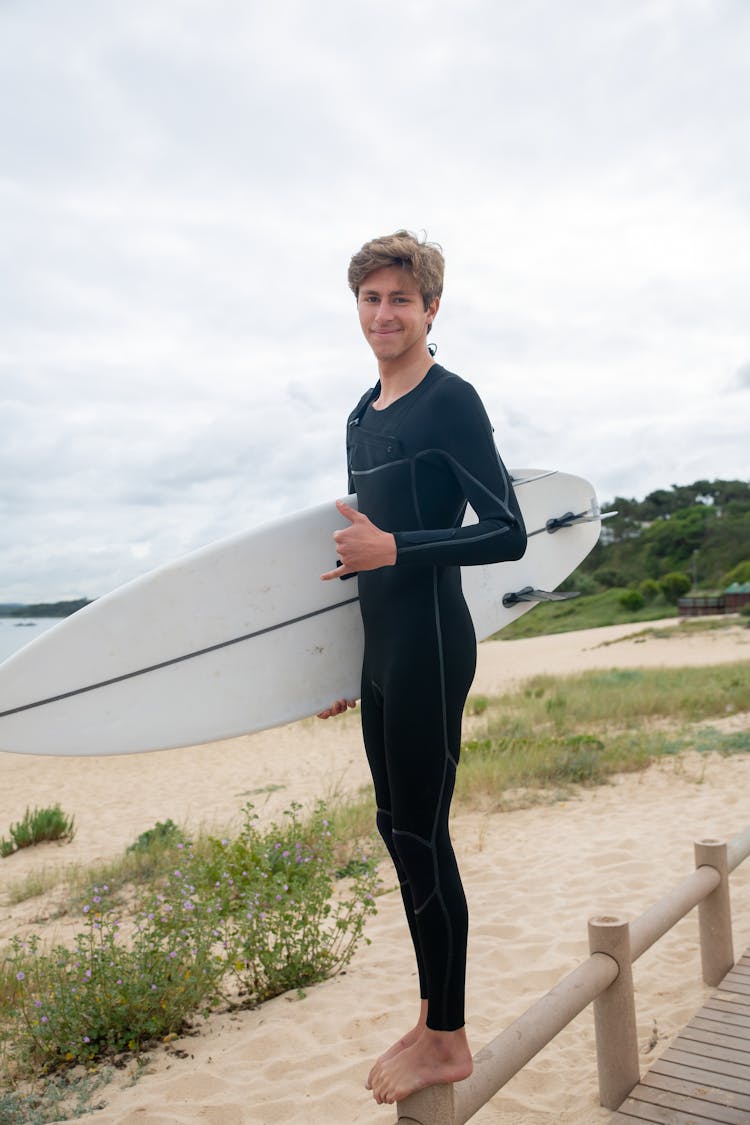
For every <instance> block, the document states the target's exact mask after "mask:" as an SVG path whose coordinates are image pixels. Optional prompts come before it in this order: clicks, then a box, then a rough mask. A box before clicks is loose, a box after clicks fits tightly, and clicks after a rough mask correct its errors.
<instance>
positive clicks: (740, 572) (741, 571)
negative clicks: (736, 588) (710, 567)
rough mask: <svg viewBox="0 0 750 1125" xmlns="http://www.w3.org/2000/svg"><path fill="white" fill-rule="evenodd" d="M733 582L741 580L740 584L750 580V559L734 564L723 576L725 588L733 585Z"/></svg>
mask: <svg viewBox="0 0 750 1125" xmlns="http://www.w3.org/2000/svg"><path fill="white" fill-rule="evenodd" d="M733 582H739V583H740V585H743V584H744V583H745V582H750V561H745V562H741V563H737V566H733V567H732V569H731V570H730V571H728V572H727V573H726V574H725V575H724V577H723V578H722V586H724V587H725V588H726V587H727V586H731V585H732V583H733Z"/></svg>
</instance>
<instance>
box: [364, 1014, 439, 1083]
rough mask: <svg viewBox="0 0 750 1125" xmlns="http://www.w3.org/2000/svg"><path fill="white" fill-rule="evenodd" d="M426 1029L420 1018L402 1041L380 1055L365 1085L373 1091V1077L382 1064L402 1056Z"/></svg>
mask: <svg viewBox="0 0 750 1125" xmlns="http://www.w3.org/2000/svg"><path fill="white" fill-rule="evenodd" d="M424 1029H425V1021H424V1017H422V1016H420V1018H419V1020H418V1021H417V1023H416V1024H415V1025H414V1027H413V1028H412V1029H411V1031H407V1033H406V1035H402V1036H401V1038H400V1039H397V1040H396V1042H395V1043H394V1044H393V1045H392V1046H390V1047H389V1048H388V1050H387V1051H385V1052H384V1053H383V1054H382V1055H380V1057H379V1058H377V1059H376V1060H375V1062H374V1063H373V1064H372V1066H371V1068H370V1073H369V1074H368V1075H367V1082H366V1083H365V1085H366V1087H367V1089H368V1090H371V1089H372V1080H373V1076H374V1074H375V1072H376V1071H377V1069H378V1067H380V1066H381V1064H382V1063H384V1062H387V1061H388V1059H392V1058H393V1057H394V1055H400V1054H401V1052H402V1051H405V1050H406V1048H407V1047H411V1046H412V1045H413V1044H414V1043H416V1041H417V1039H419V1037H420V1035H421V1034H422V1032H423V1031H424Z"/></svg>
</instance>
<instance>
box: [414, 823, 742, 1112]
mask: <svg viewBox="0 0 750 1125" xmlns="http://www.w3.org/2000/svg"><path fill="white" fill-rule="evenodd" d="M748 856H750V827H748V828H747V829H746V830H745V831H744V832H742V833H741V834H740V835H739V836H737V837H736V838H735V839H734V840H732V841H731V843H730V844H729V845H727V844H725V843H723V842H721V841H718V840H700V841H698V842H697V843H696V844H695V864H696V866H695V870H694V871H693V873H692V875H688V876H687V878H685V879H683V880H682V882H681V883H679V884H678V886H677V887H675V888H674V890H672V891H671V892H670V893H669V894H667V895H665V896H664V897H663V898H662V899H660V900H659V901H658V902H657V903H655V904H654V905H653V906H652V907H650V908H649V909H648V910H646V911H645V913H643V914H642V915H641V916H640V917H639V918H637V919H635V921H634V922H632V923H630V924H628V923H627V922H626V921H625V920H624V919H621V918H617V917H610V916H607V917H600V918H592V919H591V921H590V922H589V948H590V950H591V954H590V956H589V958H588V960H587V961H584V962H583V963H582V964H581V965H579V966H578V967H577V968H576V969H574V970H573V971H572V972H571V973H569V974H568V975H567V976H566V977H564V978H563V979H562V980H561V981H559V982H558V984H557V985H556V986H555V987H554V988H553V989H552V990H551V991H550V992H548V993H547V994H546V995H545V996H543V997H541V999H540V1000H537V1002H536V1003H535V1004H533V1005H532V1007H531V1008H529V1009H528V1010H527V1011H526V1012H524V1013H523V1015H521V1016H519V1018H518V1019H517V1020H515V1021H514V1022H513V1023H512V1024H511V1025H510V1026H509V1027H507V1028H506V1029H505V1031H503V1032H501V1033H500V1035H498V1036H497V1037H496V1038H495V1039H493V1040H492V1042H491V1043H489V1044H487V1046H486V1047H484V1048H483V1049H482V1050H481V1051H479V1052H478V1053H477V1054H476V1055H475V1056H474V1073H473V1074H472V1075H471V1076H470V1077H469V1078H466V1079H464V1081H463V1082H456V1083H455V1084H453V1085H442V1086H431V1087H429V1088H428V1089H426V1090H420V1091H419V1092H418V1093H416V1094H412V1095H411V1096H410V1097H408V1098H405V1099H404V1100H403V1101H402V1102H399V1103H398V1121H397V1123H396V1125H464V1123H465V1122H466V1121H468V1120H469V1119H470V1118H471V1117H473V1116H474V1114H475V1113H477V1111H478V1110H479V1109H481V1107H482V1106H483V1105H485V1104H486V1103H487V1102H488V1101H489V1100H490V1098H492V1097H493V1096H494V1095H495V1094H496V1093H497V1092H498V1090H500V1089H502V1087H503V1086H504V1085H505V1084H506V1082H508V1081H509V1080H510V1079H511V1078H512V1077H513V1076H514V1075H515V1074H517V1073H518V1071H519V1070H521V1069H522V1068H523V1067H524V1066H525V1065H526V1063H527V1062H529V1061H530V1059H532V1058H533V1057H534V1056H535V1055H536V1054H537V1053H538V1052H539V1051H540V1050H541V1049H542V1047H545V1046H546V1045H547V1044H548V1043H550V1042H551V1041H552V1040H553V1039H554V1038H555V1036H556V1035H557V1034H558V1033H559V1032H560V1031H562V1030H563V1028H564V1027H566V1026H567V1024H568V1023H570V1021H571V1020H572V1019H574V1018H575V1016H577V1015H579V1014H580V1013H581V1012H582V1011H584V1009H585V1008H587V1007H588V1005H589V1004H591V1003H593V1004H594V1025H595V1031H596V1054H597V1064H598V1070H599V1098H600V1101H601V1104H602V1105H603V1106H605V1107H606V1108H608V1109H613V1110H615V1109H619V1108H620V1106H621V1104H622V1103H623V1101H624V1100H625V1099H626V1098H627V1097H628V1095H629V1094H630V1092H631V1091H632V1090H633V1089H634V1087H635V1086H636V1085H637V1084H638V1082H639V1080H640V1073H639V1066H638V1042H637V1039H636V1024H635V999H634V994H633V980H632V964H633V962H634V961H636V960H637V959H638V958H639V957H640V956H641V955H642V954H643V953H645V952H646V950H647V949H650V948H651V946H652V945H654V944H655V942H657V941H658V940H659V938H661V937H663V936H664V934H666V933H667V932H668V931H669V930H671V929H672V927H673V926H674V925H676V923H677V922H679V921H680V920H681V919H682V918H684V917H685V915H686V914H688V913H689V912H690V911H691V910H693V909H694V907H696V906H697V907H698V921H699V932H700V946H701V965H702V970H703V979H704V981H705V982H706V984H709V985H712V986H714V987H715V986H716V985H718V984H720V983H721V981H722V980H723V979H724V977H725V976H726V974H727V973H728V972H729V970H730V969H732V967H733V965H734V953H733V945H732V928H731V912H730V904H729V875H730V873H731V872H732V871H734V869H735V868H736V867H738V866H739V865H740V863H742V862H743V860H745V859H747V858H748ZM738 971H739V969H738ZM749 991H750V990H749ZM727 1049H728V1048H727ZM657 1120H661V1121H665V1122H670V1123H672V1122H678V1121H679V1118H675V1117H673V1116H672V1117H670V1116H668V1115H667V1116H662V1117H661V1118H657ZM713 1120H714V1121H716V1120H717V1119H716V1118H714V1119H713ZM718 1120H721V1119H720V1118H719V1119H718ZM745 1121H747V1122H750V1116H748V1117H746V1118H745ZM701 1125H710V1119H709V1120H708V1121H707V1122H701Z"/></svg>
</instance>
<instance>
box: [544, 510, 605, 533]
mask: <svg viewBox="0 0 750 1125" xmlns="http://www.w3.org/2000/svg"><path fill="white" fill-rule="evenodd" d="M616 515H617V512H600V511H599V505H598V504H596V503H594V505H593V506H592V507H591V508H589V509H588V510H587V511H585V512H566V513H565V515H564V516H555V517H554V518H553V519H550V520H547V523H546V524H545V531H548V532H549V533H550V535H554V534H555V532H556V531H560V529H561V528H563V527H574V526H575V524H577V523H597V522H599V521H600V520H608V519H611V517H612V516H616Z"/></svg>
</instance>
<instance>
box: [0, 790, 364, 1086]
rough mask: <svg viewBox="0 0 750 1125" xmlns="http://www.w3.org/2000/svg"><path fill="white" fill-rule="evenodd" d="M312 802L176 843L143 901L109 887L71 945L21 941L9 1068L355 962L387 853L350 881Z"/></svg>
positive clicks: (99, 1047)
mask: <svg viewBox="0 0 750 1125" xmlns="http://www.w3.org/2000/svg"><path fill="white" fill-rule="evenodd" d="M299 811H300V810H299V806H298V805H294V806H292V809H291V810H290V811H289V812H287V813H286V814H285V821H284V823H283V824H282V825H277V824H274V825H271V827H270V828H268V829H267V830H265V831H264V832H262V831H261V830H260V829H259V828H258V827H257V824H256V818H255V815H254V813H253V811H252V806H249V805H248V806H246V808H245V823H244V828H243V830H242V831H241V833H240V835H239V836H238V837H237V838H235V839H232V840H228V839H223V840H218V839H209V840H208V841H204V842H202V843H201V846H200V847H196V848H195V849H194V848H193V847H192V845H191V844H190V843H186V842H183V841H181V840H178V841H176V842H175V843H174V844H173V845H172V848H171V853H170V856H171V860H172V862H171V865H170V869H169V873H168V874H167V875H166V876H164V875H161V876H160V877H158V878H156V879H155V880H154V881H153V882H152V883H151V884H150V885H149V886H148V887H147V888H146V889H145V890H144V891H143V892H142V893H141V898H140V899H139V901H138V903H137V904H136V905H135V907H134V908H132V909H131V910H130V911H127V912H126V911H125V910H124V908H119V909H118V907H117V904H116V903H115V901H114V896H113V893H112V888H111V887H110V886H109V884H101V885H99V884H97V885H96V886H94V887H93V889H92V890H91V892H90V894H89V895H88V897H87V901H86V903H85V904H84V906H83V909H82V927H81V929H80V930H79V932H78V933H77V934H76V936H75V938H74V939H73V940H72V944H71V946H70V947H67V946H61V945H58V946H55V947H54V948H53V949H51V950H50V949H45V948H44V947H43V946H42V943H41V941H40V939H39V938H38V937H36V936H32V937H30V938H28V939H20V938H16V939H15V940H13V941H12V942H11V946H10V951H9V954H8V956H7V957H6V960H5V964H4V966H2V969H3V971H2V973H0V1045H2V1043H3V1042H4V1044H5V1053H6V1056H8V1055H9V1057H10V1067H7V1066H6V1069H9V1070H10V1071H11V1072H13V1073H15V1074H19V1075H29V1074H37V1075H39V1074H42V1075H47V1074H51V1073H54V1072H56V1071H62V1070H64V1069H65V1068H67V1067H71V1066H74V1065H77V1064H83V1065H85V1066H88V1065H89V1064H91V1063H92V1062H94V1061H97V1060H100V1059H102V1058H106V1057H112V1056H115V1055H117V1054H118V1053H120V1052H123V1051H137V1050H139V1049H141V1048H142V1047H143V1046H144V1045H146V1044H147V1043H150V1042H152V1041H154V1040H158V1039H162V1038H164V1037H165V1036H167V1035H170V1034H173V1033H178V1032H179V1031H180V1030H182V1029H183V1028H184V1027H185V1025H186V1023H187V1021H188V1020H189V1018H190V1016H191V1015H193V1014H194V1013H196V1012H207V1011H208V1010H210V1009H211V1007H212V1006H214V1005H215V1004H216V1003H217V1002H219V1001H220V1000H221V999H222V997H224V996H225V991H226V989H227V987H228V985H229V984H230V983H233V984H234V985H235V987H236V985H237V984H239V987H240V992H241V998H242V1002H243V1003H250V1004H257V1003H259V1002H260V1001H261V1000H265V999H268V998H269V997H271V996H275V995H277V994H278V993H280V992H284V991H286V990H287V989H292V988H302V987H304V986H306V985H309V984H311V983H313V982H314V981H319V980H323V979H324V978H326V977H328V976H331V975H332V974H333V973H335V972H337V971H339V970H340V969H341V968H343V967H344V966H345V965H346V964H347V963H348V962H349V960H350V959H351V957H352V955H353V953H354V951H355V949H356V946H357V944H358V942H359V941H360V939H361V938H362V936H363V929H364V924H365V919H366V918H367V916H368V915H370V914H372V913H374V912H375V903H374V892H375V889H376V870H375V862H374V861H373V860H370V859H369V858H368V857H367V856H365V855H361V854H360V856H359V857H358V860H357V862H354V859H353V858H352V859H350V862H349V863H348V864H347V865H346V874H347V880H346V883H345V884H343V883H341V882H339V883H338V884H337V883H336V875H337V870H338V864H337V858H336V855H335V848H334V840H333V836H332V833H331V831H330V827H329V824H328V819H327V816H326V813H325V809H324V807H323V806H322V805H320V806H319V807H318V808H317V809H316V811H315V813H314V814H313V816H312V817H311V818H309V819H307V820H304V821H303V820H302V819H301V818H300V815H299ZM168 835H169V836H170V837H171V838H174V834H173V833H171V832H170V833H168ZM144 846H146V847H152V846H153V844H152V843H151V844H147V845H144Z"/></svg>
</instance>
